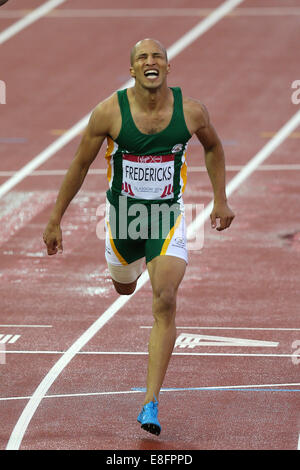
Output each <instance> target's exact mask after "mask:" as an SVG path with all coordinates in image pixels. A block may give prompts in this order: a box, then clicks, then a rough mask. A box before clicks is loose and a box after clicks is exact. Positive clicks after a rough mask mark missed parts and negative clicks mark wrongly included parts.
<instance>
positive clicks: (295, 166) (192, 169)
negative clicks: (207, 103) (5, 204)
mask: <svg viewBox="0 0 300 470" xmlns="http://www.w3.org/2000/svg"><path fill="white" fill-rule="evenodd" d="M244 166H245V165H226V171H227V172H229V171H240V170H241V169H242V168H243V167H244ZM295 170H300V164H299V163H290V164H285V165H284V164H283V165H281V164H278V165H276V164H274V165H260V166H259V167H257V169H256V171H295ZM67 171H68V170H67V169H65V170H36V171H33V172H32V173H30V175H28V176H63V175H65V174H66V173H67ZM196 172H204V173H206V172H207V169H206V167H205V166H204V165H203V166H189V167H188V173H196ZM16 173H17V171H12V170H10V171H0V177H6V176H13V175H15V174H16ZM106 174H107V169H106V168H91V169H90V170H89V175H97V176H98V175H105V176H106Z"/></svg>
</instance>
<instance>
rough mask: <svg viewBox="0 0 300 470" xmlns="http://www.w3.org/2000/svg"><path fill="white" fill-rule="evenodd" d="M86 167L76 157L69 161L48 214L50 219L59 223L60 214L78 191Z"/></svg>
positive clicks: (62, 213)
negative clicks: (69, 163)
mask: <svg viewBox="0 0 300 470" xmlns="http://www.w3.org/2000/svg"><path fill="white" fill-rule="evenodd" d="M87 171H88V167H83V166H81V165H80V164H79V163H78V162H77V161H76V159H75V160H73V162H72V163H71V165H70V167H69V169H68V171H67V173H66V176H65V178H64V180H63V182H62V185H61V187H60V190H59V193H58V196H57V199H56V203H55V206H54V208H53V210H52V212H51V215H50V221H51V222H52V223H55V224H60V222H61V219H62V216H63V215H64V213H65V211H66V209H67V207H68V206H69V204H70V202H71V201H72V199H73V198H74V197H75V195H76V194H77V193H78V191H79V189H80V188H81V186H82V183H83V181H84V178H85V176H86V174H87Z"/></svg>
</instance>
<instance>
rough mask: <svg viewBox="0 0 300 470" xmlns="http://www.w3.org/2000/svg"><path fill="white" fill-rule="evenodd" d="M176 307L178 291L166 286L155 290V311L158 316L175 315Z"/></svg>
mask: <svg viewBox="0 0 300 470" xmlns="http://www.w3.org/2000/svg"><path fill="white" fill-rule="evenodd" d="M175 309H176V291H175V289H174V288H173V287H164V288H162V289H160V290H159V291H158V292H154V297H153V310H154V311H153V313H154V315H156V316H164V317H165V316H167V317H169V316H170V315H173V313H174V312H175Z"/></svg>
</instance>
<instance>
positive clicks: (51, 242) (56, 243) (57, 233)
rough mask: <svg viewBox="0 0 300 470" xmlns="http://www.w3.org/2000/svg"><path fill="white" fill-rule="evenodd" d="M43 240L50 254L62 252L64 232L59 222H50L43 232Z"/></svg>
mask: <svg viewBox="0 0 300 470" xmlns="http://www.w3.org/2000/svg"><path fill="white" fill-rule="evenodd" d="M43 240H44V242H45V244H46V246H47V252H48V255H55V254H56V253H57V252H58V251H59V252H60V253H62V251H63V246H62V234H61V228H60V226H59V224H54V223H51V222H49V223H48V225H47V227H46V229H45V231H44V233H43Z"/></svg>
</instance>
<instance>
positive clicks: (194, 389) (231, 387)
mask: <svg viewBox="0 0 300 470" xmlns="http://www.w3.org/2000/svg"><path fill="white" fill-rule="evenodd" d="M299 385H300V383H287V384H265V385H262V384H259V385H252V384H251V385H224V386H220V385H218V386H217V387H213V386H211V387H186V388H184V390H185V391H189V390H191V391H196V390H197V389H199V390H208V391H209V390H228V389H229V390H235V389H250V390H251V389H252V388H262V389H263V388H265V387H266V388H273V387H295V386H299ZM182 390H183V388H162V389H161V392H176V391H182ZM291 390H293V389H291ZM131 393H144V390H120V391H110V392H84V393H61V394H55V395H45V396H44V398H69V397H94V396H99V395H122V394H131ZM30 398H31V397H30V396H27V397H26V396H24V397H0V401H9V400H29V399H30Z"/></svg>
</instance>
